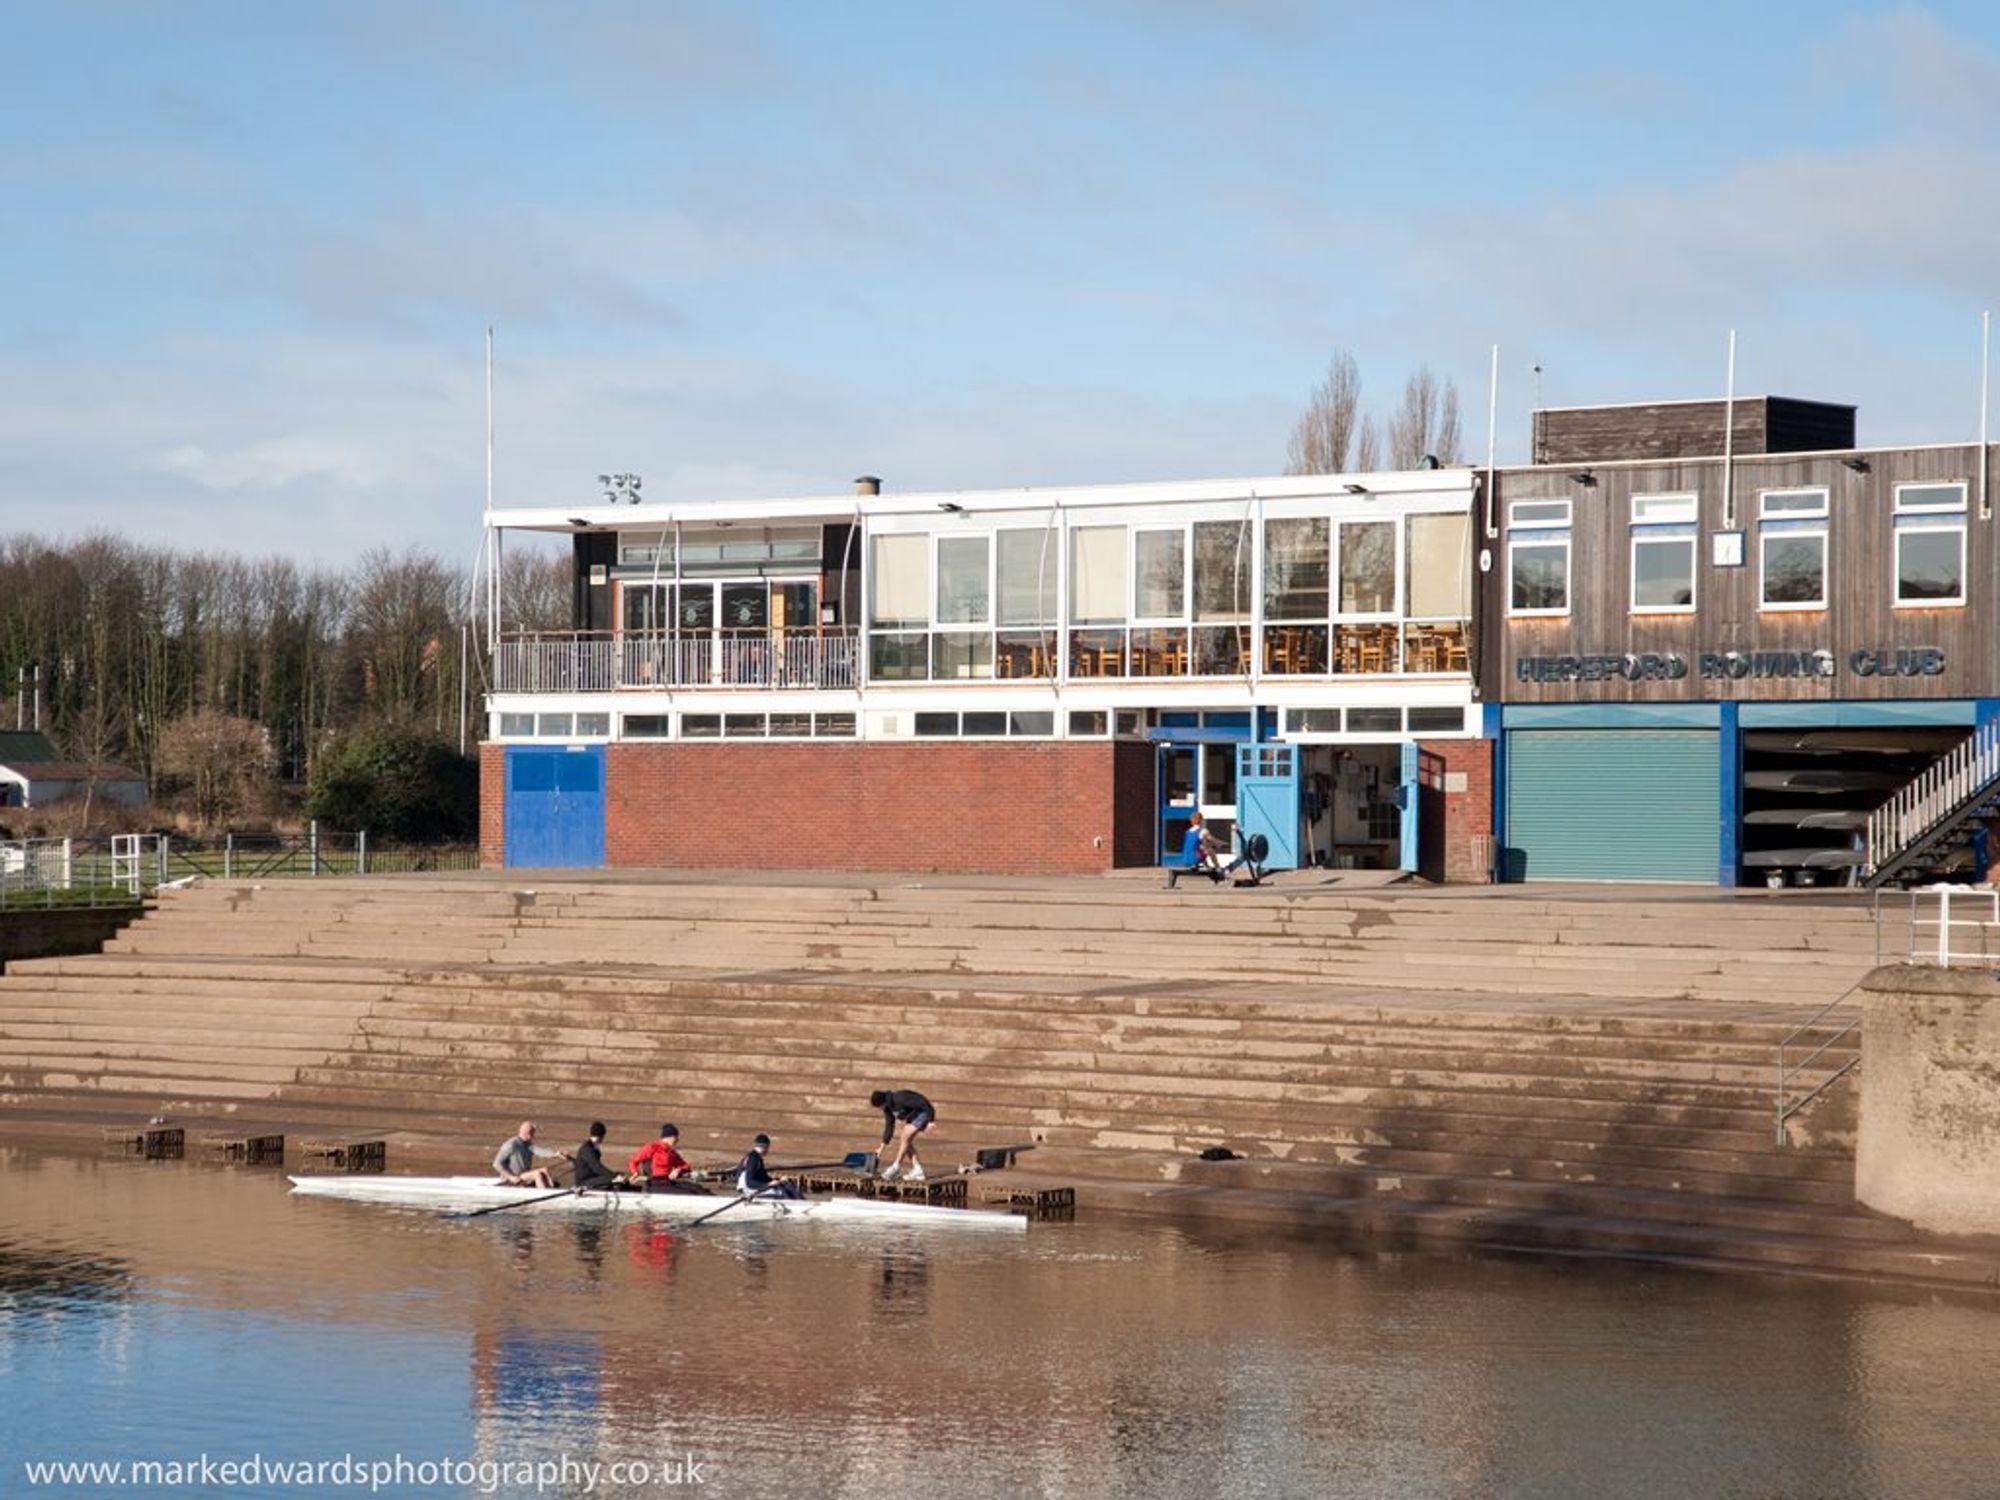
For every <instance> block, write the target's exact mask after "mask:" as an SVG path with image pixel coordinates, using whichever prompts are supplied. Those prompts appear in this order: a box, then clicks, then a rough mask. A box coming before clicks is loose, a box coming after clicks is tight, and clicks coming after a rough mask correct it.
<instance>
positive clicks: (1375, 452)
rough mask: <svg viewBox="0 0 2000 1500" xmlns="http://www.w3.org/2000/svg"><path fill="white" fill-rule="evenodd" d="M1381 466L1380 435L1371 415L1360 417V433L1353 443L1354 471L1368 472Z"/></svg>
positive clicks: (1358, 472) (1359, 472)
mask: <svg viewBox="0 0 2000 1500" xmlns="http://www.w3.org/2000/svg"><path fill="white" fill-rule="evenodd" d="M1381 467H1382V436H1381V432H1380V430H1379V429H1378V428H1377V427H1376V426H1375V419H1374V418H1373V417H1363V418H1362V419H1361V434H1360V436H1359V437H1358V438H1357V439H1356V440H1355V444H1354V472H1355V473H1357V474H1368V473H1372V472H1374V471H1375V470H1376V469H1379V468H1381Z"/></svg>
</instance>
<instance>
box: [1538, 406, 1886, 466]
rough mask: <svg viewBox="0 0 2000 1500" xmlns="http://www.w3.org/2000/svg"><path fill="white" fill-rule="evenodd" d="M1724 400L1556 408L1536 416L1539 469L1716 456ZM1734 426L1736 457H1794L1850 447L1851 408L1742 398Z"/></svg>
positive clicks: (1852, 442) (1720, 439)
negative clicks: (1787, 454)
mask: <svg viewBox="0 0 2000 1500" xmlns="http://www.w3.org/2000/svg"><path fill="white" fill-rule="evenodd" d="M1726 408H1727V403H1726V402H1722V401H1665V402H1655V403H1651V404H1647V403H1635V404H1632V405H1629V406H1584V407H1556V408H1552V409H1549V410H1544V411H1538V412H1536V413H1535V414H1534V459H1535V462H1536V463H1538V464H1577V465H1579V466H1585V465H1589V464H1591V463H1613V462H1618V461H1629V460H1634V459H1673V458H1716V457H1719V456H1720V455H1721V453H1722V449H1723V441H1722V430H1723V417H1724V413H1725V410H1726ZM1732 425H1733V426H1734V428H1735V443H1734V448H1735V452H1736V453H1737V454H1738V455H1739V456H1743V455H1756V454H1763V453H1799V452H1807V451H1812V450H1822V451H1823V450H1826V449H1830V448H1849V447H1852V446H1853V444H1854V408H1853V407H1851V406H1836V405H1833V404H1831V403H1829V402H1825V401H1800V400H1797V399H1795V398H1793V397H1789V396H1747V397H1744V398H1743V399H1741V400H1739V401H1738V402H1737V403H1736V410H1735V412H1734V415H1733V421H1732Z"/></svg>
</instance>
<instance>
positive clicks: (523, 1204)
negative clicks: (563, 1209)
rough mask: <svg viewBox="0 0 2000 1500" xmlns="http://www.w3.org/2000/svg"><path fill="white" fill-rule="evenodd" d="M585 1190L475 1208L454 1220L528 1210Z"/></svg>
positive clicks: (454, 1216) (572, 1190)
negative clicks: (519, 1209) (513, 1210)
mask: <svg viewBox="0 0 2000 1500" xmlns="http://www.w3.org/2000/svg"><path fill="white" fill-rule="evenodd" d="M584 1191H585V1189H583V1188H574V1187H572V1188H564V1189H563V1190H562V1191H561V1192H560V1193H542V1194H540V1195H538V1196H536V1197H533V1198H517V1199H515V1200H514V1201H513V1202H512V1203H496V1204H494V1205H493V1206H492V1207H491V1208H475V1209H473V1210H472V1212H471V1213H464V1214H453V1215H452V1217H453V1218H454V1219H476V1218H478V1217H479V1216H480V1215H481V1214H500V1213H505V1212H506V1211H507V1210H508V1209H510V1208H527V1207H528V1206H529V1205H530V1204H535V1203H552V1202H554V1201H555V1200H556V1199H557V1198H569V1197H573V1196H574V1195H576V1194H578V1193H581V1192H584Z"/></svg>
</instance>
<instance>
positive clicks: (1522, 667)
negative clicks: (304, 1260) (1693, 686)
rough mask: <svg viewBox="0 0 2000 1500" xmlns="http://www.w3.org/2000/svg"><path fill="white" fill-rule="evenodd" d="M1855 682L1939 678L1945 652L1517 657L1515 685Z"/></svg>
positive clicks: (1927, 648)
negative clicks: (1843, 678)
mask: <svg viewBox="0 0 2000 1500" xmlns="http://www.w3.org/2000/svg"><path fill="white" fill-rule="evenodd" d="M1843 669H1845V670H1846V671H1847V672H1848V673H1850V674H1851V675H1853V676H1855V677H1937V676H1941V675H1942V674H1943V672H1944V652H1943V651H1942V650H1940V649H1939V648H1938V647H1936V646H1899V647H1896V648H1893V649H1885V650H1880V651H1875V650H1869V649H1866V648H1864V649H1862V650H1859V651H1850V652H1848V653H1847V655H1846V656H1845V657H1839V656H1835V655H1834V654H1833V652H1831V651H1699V652H1696V653H1695V654H1694V655H1693V657H1692V658H1690V657H1688V656H1687V655H1684V654H1683V653H1681V652H1679V651H1643V652H1630V653H1627V654H1625V655H1623V656H1620V655H1616V654H1614V653H1600V654H1596V655H1585V656H1517V657H1515V658H1514V680H1515V681H1516V682H1611V681H1616V680H1622V681H1625V682H1678V681H1680V680H1682V679H1683V678H1685V677H1687V676H1688V675H1689V674H1690V673H1692V674H1693V675H1695V676H1697V677H1700V678H1702V679H1703V680H1705V681H1709V682H1725V681H1726V682H1734V681H1741V680H1743V679H1746V678H1753V679H1757V680H1760V681H1768V680H1770V679H1774V678H1775V679H1796V678H1826V677H1838V676H1840V675H1841V672H1842V670H1843Z"/></svg>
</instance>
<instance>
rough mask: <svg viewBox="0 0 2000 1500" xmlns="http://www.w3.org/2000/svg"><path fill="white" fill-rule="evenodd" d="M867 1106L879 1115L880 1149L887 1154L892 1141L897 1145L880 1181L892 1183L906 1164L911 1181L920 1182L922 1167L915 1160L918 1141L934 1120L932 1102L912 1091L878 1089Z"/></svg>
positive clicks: (921, 1179) (922, 1174) (935, 1113)
mask: <svg viewBox="0 0 2000 1500" xmlns="http://www.w3.org/2000/svg"><path fill="white" fill-rule="evenodd" d="M868 1102H869V1103H870V1104H872V1105H874V1106H875V1107H876V1108H877V1109H879V1110H881V1111H882V1145H883V1148H884V1149H885V1150H886V1149H887V1148H888V1145H889V1143H890V1142H891V1141H892V1140H893V1141H894V1142H895V1143H896V1149H895V1151H894V1152H893V1153H891V1155H890V1157H889V1164H888V1165H887V1166H886V1167H884V1168H883V1169H882V1180H883V1181H884V1182H894V1181H895V1180H896V1174H897V1173H899V1172H900V1171H902V1169H903V1163H904V1162H905V1161H908V1162H909V1164H910V1181H912V1182H922V1181H923V1180H924V1164H923V1163H922V1162H920V1161H918V1160H917V1137H918V1136H920V1135H922V1134H923V1133H924V1132H925V1131H926V1130H929V1129H930V1128H931V1125H932V1124H933V1122H935V1121H936V1119H937V1110H936V1109H934V1108H932V1106H931V1101H930V1100H928V1099H926V1098H925V1097H924V1096H923V1095H922V1094H920V1093H918V1092H917V1091H916V1090H915V1089H877V1090H875V1092H874V1093H872V1094H870V1095H869V1096H868Z"/></svg>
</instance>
